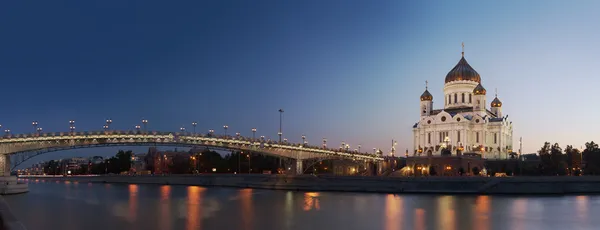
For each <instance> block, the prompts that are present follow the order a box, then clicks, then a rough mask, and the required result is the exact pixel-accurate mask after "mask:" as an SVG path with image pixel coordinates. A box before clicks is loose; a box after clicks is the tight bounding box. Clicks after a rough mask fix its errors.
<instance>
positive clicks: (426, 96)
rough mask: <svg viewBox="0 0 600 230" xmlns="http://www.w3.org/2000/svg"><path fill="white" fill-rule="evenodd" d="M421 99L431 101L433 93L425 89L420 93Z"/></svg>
mask: <svg viewBox="0 0 600 230" xmlns="http://www.w3.org/2000/svg"><path fill="white" fill-rule="evenodd" d="M421 101H433V95H431V93H429V90H427V89H425V92H423V94H421Z"/></svg>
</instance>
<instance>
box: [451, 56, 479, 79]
mask: <svg viewBox="0 0 600 230" xmlns="http://www.w3.org/2000/svg"><path fill="white" fill-rule="evenodd" d="M451 81H474V82H477V83H481V76H479V74H478V73H477V71H475V69H473V67H471V65H469V63H467V60H466V59H465V57H464V56H463V57H462V58H461V59H460V61H458V64H456V66H454V68H453V69H452V70H450V72H448V74H447V75H446V83H448V82H451Z"/></svg>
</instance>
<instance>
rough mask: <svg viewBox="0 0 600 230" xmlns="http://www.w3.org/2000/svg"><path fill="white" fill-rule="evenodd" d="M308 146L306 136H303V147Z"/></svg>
mask: <svg viewBox="0 0 600 230" xmlns="http://www.w3.org/2000/svg"><path fill="white" fill-rule="evenodd" d="M305 144H306V136H304V135H302V145H305Z"/></svg>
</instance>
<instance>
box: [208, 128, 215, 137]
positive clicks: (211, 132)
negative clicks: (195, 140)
mask: <svg viewBox="0 0 600 230" xmlns="http://www.w3.org/2000/svg"><path fill="white" fill-rule="evenodd" d="M213 133H215V130H214V129H209V130H208V135H209V136H211V137H212V135H213Z"/></svg>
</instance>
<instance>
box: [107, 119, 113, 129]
mask: <svg viewBox="0 0 600 230" xmlns="http://www.w3.org/2000/svg"><path fill="white" fill-rule="evenodd" d="M111 123H112V119H111V118H109V119H106V129H107V130H108V129H109V128H110V124H111Z"/></svg>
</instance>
